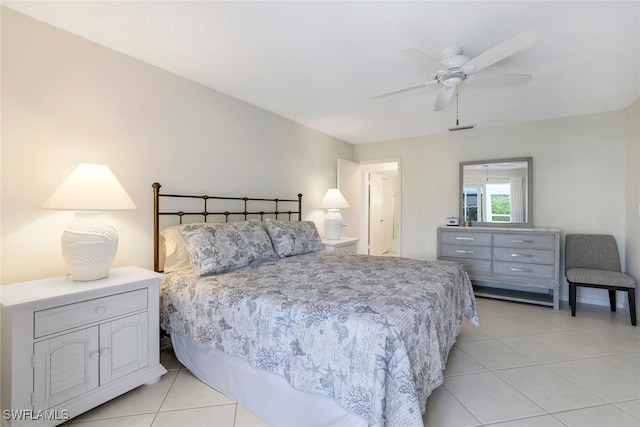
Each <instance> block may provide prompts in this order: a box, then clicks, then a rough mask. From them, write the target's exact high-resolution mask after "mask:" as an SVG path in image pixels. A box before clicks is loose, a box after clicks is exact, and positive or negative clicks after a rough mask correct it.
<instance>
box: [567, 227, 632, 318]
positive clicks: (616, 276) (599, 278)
mask: <svg viewBox="0 0 640 427" xmlns="http://www.w3.org/2000/svg"><path fill="white" fill-rule="evenodd" d="M565 276H567V281H568V282H569V305H571V315H572V316H575V315H576V287H577V286H585V287H590V288H602V289H607V290H608V291H609V305H610V307H611V311H616V291H625V292H627V293H628V296H629V312H630V313H631V324H632V325H634V326H635V325H636V296H635V288H636V281H635V279H634V278H633V277H632V276H630V275H628V274H625V273H623V272H622V271H621V270H620V255H619V254H618V245H617V243H616V240H615V238H614V237H613V236H610V235H607V234H567V236H566V237H565Z"/></svg>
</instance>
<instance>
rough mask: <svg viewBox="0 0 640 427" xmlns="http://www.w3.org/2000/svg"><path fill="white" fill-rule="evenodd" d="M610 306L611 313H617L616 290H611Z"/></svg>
mask: <svg viewBox="0 0 640 427" xmlns="http://www.w3.org/2000/svg"><path fill="white" fill-rule="evenodd" d="M609 306H610V307H611V311H616V290H615V289H609Z"/></svg>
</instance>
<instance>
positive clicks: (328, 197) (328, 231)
mask: <svg viewBox="0 0 640 427" xmlns="http://www.w3.org/2000/svg"><path fill="white" fill-rule="evenodd" d="M350 207H351V206H349V203H348V202H347V200H346V199H345V198H344V196H343V195H342V193H341V192H340V190H338V189H337V188H330V189H329V191H327V194H325V196H324V198H323V199H322V201H321V202H320V206H319V208H320V209H326V210H327V215H326V216H325V217H324V233H325V236H326V238H327V239H329V240H338V239H340V233H342V229H343V228H344V221H343V219H342V215H340V209H345V208H350Z"/></svg>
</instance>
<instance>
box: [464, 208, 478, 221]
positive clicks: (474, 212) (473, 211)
mask: <svg viewBox="0 0 640 427" xmlns="http://www.w3.org/2000/svg"><path fill="white" fill-rule="evenodd" d="M466 212H467V217H466V221H477V220H478V207H477V206H467V210H466Z"/></svg>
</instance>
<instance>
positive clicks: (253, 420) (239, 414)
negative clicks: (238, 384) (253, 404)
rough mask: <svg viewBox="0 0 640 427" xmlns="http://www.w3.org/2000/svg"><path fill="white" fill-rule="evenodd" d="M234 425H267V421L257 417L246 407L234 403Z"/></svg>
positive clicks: (252, 426) (266, 426) (260, 426)
mask: <svg viewBox="0 0 640 427" xmlns="http://www.w3.org/2000/svg"><path fill="white" fill-rule="evenodd" d="M234 427H269V423H267V422H266V421H264V420H262V419H260V418H258V417H257V416H256V415H255V414H254V413H253V412H251V411H249V410H248V409H245V408H244V407H242V406H240V405H236V422H235V425H234Z"/></svg>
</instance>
